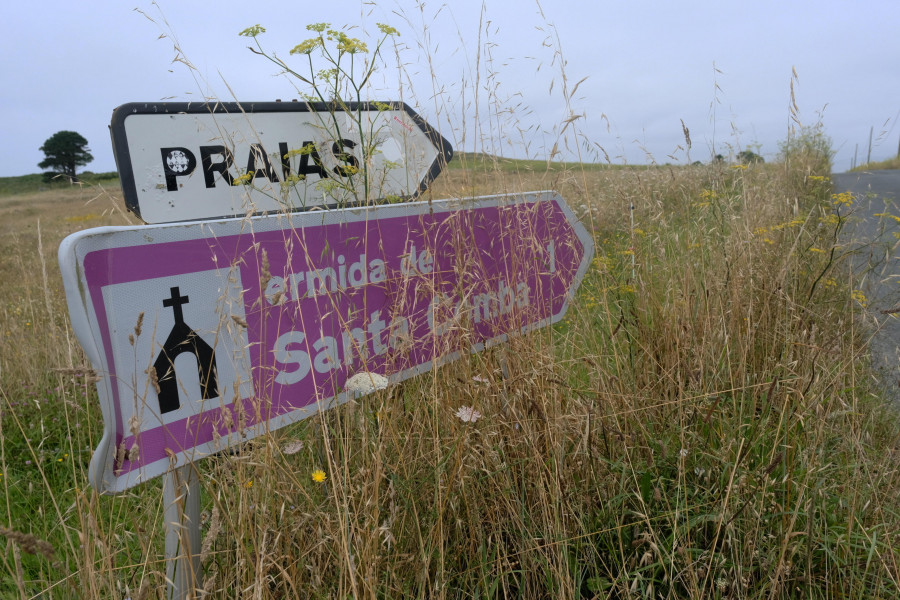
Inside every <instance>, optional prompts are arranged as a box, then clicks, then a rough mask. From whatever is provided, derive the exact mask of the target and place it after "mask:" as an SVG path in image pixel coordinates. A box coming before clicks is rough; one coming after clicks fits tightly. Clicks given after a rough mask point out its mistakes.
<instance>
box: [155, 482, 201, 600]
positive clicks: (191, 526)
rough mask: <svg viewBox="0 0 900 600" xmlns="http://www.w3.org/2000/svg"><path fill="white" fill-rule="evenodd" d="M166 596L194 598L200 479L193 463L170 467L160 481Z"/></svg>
mask: <svg viewBox="0 0 900 600" xmlns="http://www.w3.org/2000/svg"><path fill="white" fill-rule="evenodd" d="M163 503H164V506H165V529H166V579H167V580H168V585H169V587H168V590H167V593H166V598H167V600H188V599H190V598H194V597H195V596H194V590H195V589H196V588H197V587H199V586H200V585H202V584H203V578H202V573H201V572H200V482H199V480H198V478H197V470H196V469H195V468H194V465H192V464H188V465H185V466H183V467H175V468H171V469H169V470H168V471H167V472H166V475H165V480H164V481H163Z"/></svg>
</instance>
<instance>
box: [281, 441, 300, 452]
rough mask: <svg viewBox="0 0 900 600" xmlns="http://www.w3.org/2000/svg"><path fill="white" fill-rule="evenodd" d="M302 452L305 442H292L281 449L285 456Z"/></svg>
mask: <svg viewBox="0 0 900 600" xmlns="http://www.w3.org/2000/svg"><path fill="white" fill-rule="evenodd" d="M301 450H303V442H300V441H294V442H290V443H289V444H287V445H285V447H284V448H282V449H281V451H282V452H284V453H285V454H297V453H298V452H300V451H301Z"/></svg>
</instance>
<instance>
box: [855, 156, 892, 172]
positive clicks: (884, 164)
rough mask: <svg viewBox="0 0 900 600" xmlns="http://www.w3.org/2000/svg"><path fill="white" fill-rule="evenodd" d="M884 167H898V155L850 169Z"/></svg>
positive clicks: (876, 169) (864, 169)
mask: <svg viewBox="0 0 900 600" xmlns="http://www.w3.org/2000/svg"><path fill="white" fill-rule="evenodd" d="M886 169H900V156H897V157H894V158H889V159H887V160H882V161H878V162H873V163H866V164H864V165H859V166H858V167H856V168H854V169H851V171H854V172H855V171H882V170H886Z"/></svg>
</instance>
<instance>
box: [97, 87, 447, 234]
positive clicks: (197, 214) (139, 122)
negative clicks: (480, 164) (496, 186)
mask: <svg viewBox="0 0 900 600" xmlns="http://www.w3.org/2000/svg"><path fill="white" fill-rule="evenodd" d="M110 133H111V135H112V141H113V150H114V152H115V156H116V163H117V165H118V169H119V175H120V177H121V180H122V192H123V194H124V196H125V203H126V205H127V206H128V209H129V210H131V211H132V212H134V213H135V214H137V215H138V216H139V217H141V218H142V219H143V220H144V221H146V222H147V223H174V222H178V221H191V220H196V219H210V218H219V217H229V216H244V215H247V214H258V213H266V212H276V211H293V210H304V209H309V208H314V207H336V206H340V207H344V206H353V205H356V204H362V203H363V201H362V200H363V199H365V198H369V199H375V200H377V199H384V198H388V199H393V200H397V199H404V200H411V199H414V198H415V197H416V196H417V195H418V194H419V192H421V191H423V190H424V189H425V187H426V185H427V184H428V183H429V182H430V181H432V180H433V179H434V178H435V177H437V175H438V174H439V173H440V171H441V168H442V167H443V165H445V164H446V163H447V162H448V161H449V160H450V158H451V157H452V156H453V149H452V148H451V146H450V144H449V142H447V140H445V139H444V138H443V137H441V135H440V134H439V133H437V132H436V131H435V130H434V129H433V128H432V127H430V126H429V125H428V124H427V123H426V122H425V121H424V120H422V118H421V117H420V116H419V115H418V114H416V113H415V111H413V110H412V109H411V108H410V107H409V106H407V105H406V104H404V103H401V102H363V103H349V104H348V105H346V106H341V107H336V106H334V105H330V104H325V103H307V102H243V103H237V102H217V103H209V104H207V103H185V102H156V103H131V104H125V105H123V106H120V107H118V108H116V109H115V111H113V117H112V124H111V125H110Z"/></svg>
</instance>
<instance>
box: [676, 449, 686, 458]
mask: <svg viewBox="0 0 900 600" xmlns="http://www.w3.org/2000/svg"><path fill="white" fill-rule="evenodd" d="M678 454H680V455H681V458H685V457H687V455H688V451H687V448H682V449H681V450H679V451H678Z"/></svg>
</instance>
